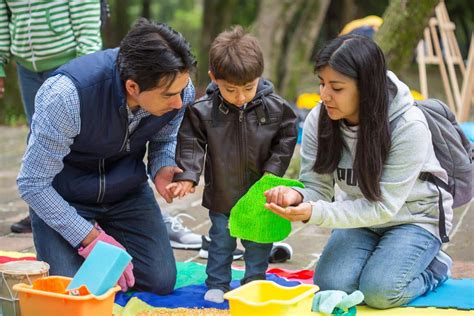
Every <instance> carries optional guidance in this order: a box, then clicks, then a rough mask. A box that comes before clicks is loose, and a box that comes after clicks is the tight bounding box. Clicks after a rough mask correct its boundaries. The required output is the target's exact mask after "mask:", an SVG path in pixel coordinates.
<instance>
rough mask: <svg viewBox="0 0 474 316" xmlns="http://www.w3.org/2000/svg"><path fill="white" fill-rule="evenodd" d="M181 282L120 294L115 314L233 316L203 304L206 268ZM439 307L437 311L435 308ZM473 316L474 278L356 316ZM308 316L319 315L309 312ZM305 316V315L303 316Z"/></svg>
mask: <svg viewBox="0 0 474 316" xmlns="http://www.w3.org/2000/svg"><path fill="white" fill-rule="evenodd" d="M177 269H178V280H177V286H176V288H175V291H174V292H173V293H172V294H170V295H165V296H158V295H154V294H151V293H146V292H128V293H118V294H117V296H116V299H115V303H116V304H115V307H114V315H117V316H119V315H122V316H128V315H147V316H151V315H230V313H229V310H228V308H229V305H228V302H227V301H226V302H224V303H222V304H216V303H211V302H207V301H204V299H203V297H204V293H205V292H206V290H207V288H206V286H205V285H204V280H205V278H206V275H205V265H202V264H198V263H193V262H190V263H180V262H178V263H177ZM243 273H244V271H243V270H240V269H232V278H233V281H232V283H231V287H232V288H235V287H237V286H239V282H238V279H240V278H242V276H243ZM312 277H313V271H312V270H297V271H292V270H287V269H277V268H274V269H269V270H268V271H267V279H268V280H271V281H273V282H276V283H278V284H280V285H283V286H296V285H298V284H301V283H309V282H310V281H311V280H312ZM434 307H438V308H434ZM405 314H410V315H415V316H416V315H440V316H444V315H446V316H447V315H453V316H456V315H459V316H461V315H474V279H450V280H448V281H447V282H446V283H445V284H443V285H442V286H441V287H439V288H438V289H437V290H436V291H433V292H431V293H429V294H428V295H426V296H422V297H420V298H418V299H416V300H414V301H413V302H411V303H410V304H407V305H406V306H404V307H399V308H394V309H390V310H383V311H381V310H376V309H372V308H369V307H365V306H358V307H357V315H368V316H372V315H382V316H392V315H405ZM308 315H313V316H314V315H318V313H311V312H308ZM303 316H304V315H303Z"/></svg>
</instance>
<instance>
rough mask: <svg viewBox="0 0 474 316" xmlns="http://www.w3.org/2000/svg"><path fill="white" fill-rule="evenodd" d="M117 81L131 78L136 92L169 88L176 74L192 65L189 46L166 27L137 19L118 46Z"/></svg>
mask: <svg viewBox="0 0 474 316" xmlns="http://www.w3.org/2000/svg"><path fill="white" fill-rule="evenodd" d="M117 65H118V68H119V71H120V78H121V79H122V80H123V81H126V80H128V79H131V80H133V81H135V82H136V83H137V84H138V86H139V87H140V91H147V90H152V89H154V88H156V87H163V86H169V85H171V84H172V83H173V81H174V80H175V78H176V75H177V74H178V73H183V72H189V71H191V70H192V69H193V68H194V67H195V66H196V60H195V59H194V56H193V55H192V54H191V51H190V46H189V43H188V42H187V41H186V39H185V38H184V37H183V36H182V35H181V34H180V33H178V32H176V31H175V30H173V29H172V28H171V27H169V26H168V25H166V24H163V23H154V22H150V21H148V20H147V19H144V18H141V19H139V20H138V21H137V22H136V23H135V25H134V26H133V27H132V29H131V30H130V31H129V32H128V34H127V35H126V36H125V38H124V39H123V40H122V42H121V43H120V50H119V54H118V59H117Z"/></svg>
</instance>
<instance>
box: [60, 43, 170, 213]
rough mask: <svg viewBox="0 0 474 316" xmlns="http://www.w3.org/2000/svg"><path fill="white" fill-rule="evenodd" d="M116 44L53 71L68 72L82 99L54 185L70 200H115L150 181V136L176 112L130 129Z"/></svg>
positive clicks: (111, 201) (83, 202)
mask: <svg viewBox="0 0 474 316" xmlns="http://www.w3.org/2000/svg"><path fill="white" fill-rule="evenodd" d="M117 54H118V49H109V50H104V51H100V52H97V53H94V54H90V55H86V56H83V57H79V58H76V59H74V60H72V61H70V62H69V63H67V64H65V65H64V66H61V67H60V68H59V69H58V70H56V72H55V74H62V75H65V76H67V77H69V78H70V79H71V80H72V82H73V83H74V85H75V86H76V88H77V91H78V94H79V100H80V114H81V131H80V133H79V135H77V136H76V137H75V138H74V143H73V144H72V145H71V147H70V149H71V152H70V153H69V154H68V155H67V156H66V157H65V158H64V168H63V170H62V171H61V172H60V173H59V174H57V175H56V177H55V178H54V180H53V187H54V188H55V189H56V190H57V191H58V193H59V194H60V195H61V196H62V197H63V198H64V199H65V200H66V201H68V202H76V203H81V204H96V203H113V202H116V201H119V200H121V199H122V198H124V196H126V195H127V194H128V193H130V192H131V191H133V190H134V189H136V188H137V187H138V186H139V185H140V184H142V183H144V182H145V181H147V174H146V167H145V164H144V163H143V157H144V155H145V151H146V144H147V142H148V141H149V140H150V139H151V137H152V136H153V135H154V134H156V133H157V132H158V131H159V130H160V129H161V128H162V127H164V126H165V125H166V124H167V123H168V122H169V121H171V120H172V119H173V117H174V116H175V115H176V114H177V110H174V111H171V112H168V113H166V114H165V115H162V116H160V117H157V116H153V115H150V116H148V117H147V118H144V119H142V120H141V121H140V124H139V125H138V127H137V129H136V130H135V131H134V132H133V133H132V134H131V135H129V133H128V117H127V108H126V106H127V103H126V94H125V88H124V83H123V82H122V81H121V80H120V76H119V72H118V69H117V65H116V59H117Z"/></svg>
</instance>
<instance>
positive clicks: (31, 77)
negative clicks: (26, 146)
mask: <svg viewBox="0 0 474 316" xmlns="http://www.w3.org/2000/svg"><path fill="white" fill-rule="evenodd" d="M16 69H17V73H18V83H19V85H20V92H21V99H22V101H23V108H24V109H25V114H26V119H27V121H28V126H29V125H30V124H31V119H32V118H33V114H34V113H35V96H36V92H38V90H39V88H40V87H41V85H42V84H43V82H45V81H46V79H48V78H49V76H51V74H52V73H53V72H54V71H55V70H56V68H54V69H50V70H46V71H41V72H34V71H31V70H28V69H26V68H25V67H23V66H22V65H20V64H19V63H17V64H16Z"/></svg>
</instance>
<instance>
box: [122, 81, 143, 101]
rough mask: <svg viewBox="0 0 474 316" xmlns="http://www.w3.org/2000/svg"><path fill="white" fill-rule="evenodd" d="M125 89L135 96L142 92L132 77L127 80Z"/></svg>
mask: <svg viewBox="0 0 474 316" xmlns="http://www.w3.org/2000/svg"><path fill="white" fill-rule="evenodd" d="M125 90H126V91H127V93H128V94H129V95H131V96H133V97H136V96H138V95H139V94H140V86H139V85H138V83H136V82H135V81H133V80H132V79H127V81H125Z"/></svg>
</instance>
